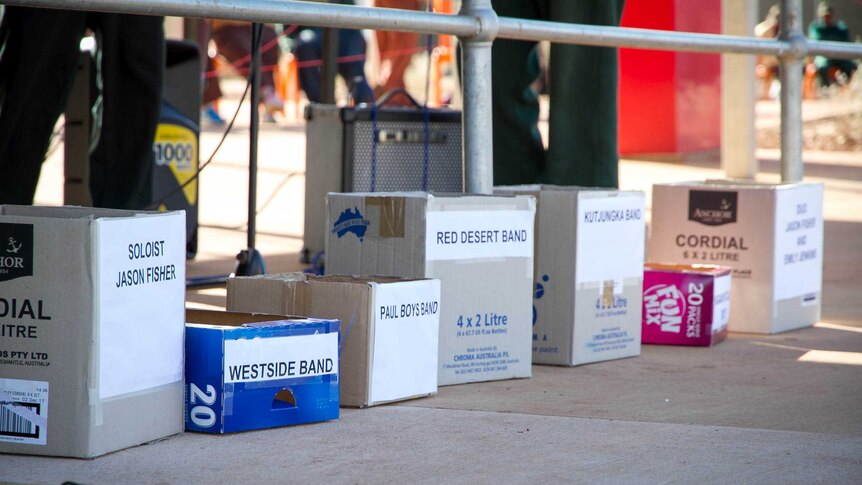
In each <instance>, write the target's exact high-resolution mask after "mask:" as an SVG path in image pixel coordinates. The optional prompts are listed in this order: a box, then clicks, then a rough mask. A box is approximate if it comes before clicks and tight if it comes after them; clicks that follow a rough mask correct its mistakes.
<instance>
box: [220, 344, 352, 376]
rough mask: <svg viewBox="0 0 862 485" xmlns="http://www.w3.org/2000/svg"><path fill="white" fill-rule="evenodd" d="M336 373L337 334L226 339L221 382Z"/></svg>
mask: <svg viewBox="0 0 862 485" xmlns="http://www.w3.org/2000/svg"><path fill="white" fill-rule="evenodd" d="M337 373H338V333H336V332H332V333H319V334H314V335H295V336H289V337H273V338H254V339H239V340H226V341H225V343H224V382H225V383H226V384H227V383H231V382H262V381H274V380H280V379H293V378H297V377H314V376H322V375H326V374H337Z"/></svg>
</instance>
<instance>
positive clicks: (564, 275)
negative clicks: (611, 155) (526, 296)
mask: <svg viewBox="0 0 862 485" xmlns="http://www.w3.org/2000/svg"><path fill="white" fill-rule="evenodd" d="M494 190H495V192H498V193H521V194H531V195H533V196H535V197H536V199H537V201H538V202H537V209H536V226H537V232H536V256H535V262H536V272H535V282H536V289H535V296H534V298H535V299H534V302H533V362H535V363H539V364H556V365H580V364H587V363H590V362H600V361H605V360H611V359H619V358H623V357H633V356H637V355H640V352H641V311H642V308H641V300H642V293H641V287H642V284H643V263H644V238H645V227H644V217H643V216H644V194H643V192H636V191H618V190H607V189H591V188H583V187H559V186H550V185H542V186H539V185H523V186H507V187H496V188H495V189H494Z"/></svg>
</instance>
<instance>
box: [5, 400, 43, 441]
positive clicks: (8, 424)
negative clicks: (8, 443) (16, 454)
mask: <svg viewBox="0 0 862 485" xmlns="http://www.w3.org/2000/svg"><path fill="white" fill-rule="evenodd" d="M16 407H17V408H18V409H15V408H16ZM21 408H23V409H29V410H31V411H34V412H35V413H36V414H39V411H40V408H41V406H40V405H38V404H30V403H24V402H15V403H3V404H0V436H17V437H19V438H36V439H38V438H39V426H36V425H35V424H33V422H32V421H30V420H28V419H26V418H25V417H24V416H22V415H21V414H18V413H17V412H16V411H19V410H20V409H21Z"/></svg>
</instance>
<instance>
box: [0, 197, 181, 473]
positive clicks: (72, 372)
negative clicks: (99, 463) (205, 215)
mask: <svg viewBox="0 0 862 485" xmlns="http://www.w3.org/2000/svg"><path fill="white" fill-rule="evenodd" d="M185 234H186V229H185V214H184V213H183V212H164V213H157V212H132V211H118V210H106V209H87V208H78V207H31V206H27V207H24V206H0V260H2V263H3V267H2V268H0V453H26V454H33V455H56V456H72V457H82V458H84V457H93V456H98V455H102V454H104V453H108V452H111V451H115V450H119V449H122V448H126V447H129V446H134V445H137V444H141V443H144V442H147V441H151V440H155V439H158V438H163V437H165V436H168V435H171V434H175V433H180V432H182V430H183V411H182V408H183V335H184V331H185V330H184V328H185V327H184V306H185V256H186V238H185Z"/></svg>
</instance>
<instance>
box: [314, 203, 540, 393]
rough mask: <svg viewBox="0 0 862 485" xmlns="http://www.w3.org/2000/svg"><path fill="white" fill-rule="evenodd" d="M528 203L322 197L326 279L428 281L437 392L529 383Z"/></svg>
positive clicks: (530, 281) (530, 246)
mask: <svg viewBox="0 0 862 485" xmlns="http://www.w3.org/2000/svg"><path fill="white" fill-rule="evenodd" d="M535 204H536V201H535V199H534V198H533V197H530V196H517V197H509V196H506V197H504V196H475V195H445V196H443V195H431V194H427V193H420V192H415V193H388V194H384V193H374V194H329V195H328V196H327V208H326V212H327V227H328V228H329V231H327V238H326V273H327V274H347V275H370V274H374V275H386V276H401V277H406V278H438V279H439V280H440V284H441V302H440V337H439V366H440V367H439V370H438V384H439V385H449V384H461V383H466V382H476V381H489V380H500V379H511V378H516V377H529V376H530V374H531V354H532V349H531V333H532V332H531V330H530V329H531V321H532V310H531V301H532V287H533V223H534V217H535V207H536V206H535Z"/></svg>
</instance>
